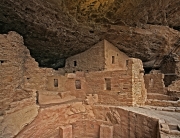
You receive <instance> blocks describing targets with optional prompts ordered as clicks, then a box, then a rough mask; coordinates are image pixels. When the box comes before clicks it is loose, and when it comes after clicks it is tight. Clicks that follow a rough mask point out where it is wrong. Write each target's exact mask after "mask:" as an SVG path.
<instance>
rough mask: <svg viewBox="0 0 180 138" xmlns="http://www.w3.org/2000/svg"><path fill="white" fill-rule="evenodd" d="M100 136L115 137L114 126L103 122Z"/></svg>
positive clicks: (104, 137) (105, 137) (102, 137)
mask: <svg viewBox="0 0 180 138" xmlns="http://www.w3.org/2000/svg"><path fill="white" fill-rule="evenodd" d="M100 138H113V126H108V125H104V124H102V125H101V126H100Z"/></svg>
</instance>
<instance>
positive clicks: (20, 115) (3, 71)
mask: <svg viewBox="0 0 180 138" xmlns="http://www.w3.org/2000/svg"><path fill="white" fill-rule="evenodd" d="M28 54H29V51H28V50H27V48H26V47H25V46H24V43H23V38H22V37H21V36H20V35H19V34H17V33H15V32H9V33H8V34H4V35H0V122H1V123H0V138H12V137H14V136H15V135H16V134H18V133H19V131H21V130H22V129H23V128H24V126H25V125H27V124H29V123H31V122H32V120H33V119H34V118H35V117H36V116H37V114H38V106H37V105H36V92H35V91H34V90H27V89H25V88H24V79H23V76H24V74H25V71H26V69H25V66H24V64H25V62H26V58H27V56H28Z"/></svg>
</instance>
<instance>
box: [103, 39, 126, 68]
mask: <svg viewBox="0 0 180 138" xmlns="http://www.w3.org/2000/svg"><path fill="white" fill-rule="evenodd" d="M104 45H105V47H104V48H105V50H104V52H105V69H106V70H127V67H126V61H127V60H128V58H129V57H128V56H127V55H126V54H125V53H123V52H121V51H120V50H119V49H118V48H117V47H115V46H114V45H113V44H111V43H109V42H108V41H106V40H104Z"/></svg>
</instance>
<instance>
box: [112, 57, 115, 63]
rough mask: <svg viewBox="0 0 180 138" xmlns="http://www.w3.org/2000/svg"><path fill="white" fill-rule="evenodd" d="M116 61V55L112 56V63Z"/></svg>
mask: <svg viewBox="0 0 180 138" xmlns="http://www.w3.org/2000/svg"><path fill="white" fill-rule="evenodd" d="M114 63H115V56H112V64H114Z"/></svg>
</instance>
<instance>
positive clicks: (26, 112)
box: [0, 105, 38, 138]
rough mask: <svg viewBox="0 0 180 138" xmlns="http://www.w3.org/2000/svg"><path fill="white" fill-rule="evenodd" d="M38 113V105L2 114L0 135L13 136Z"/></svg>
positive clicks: (10, 137) (7, 137)
mask: <svg viewBox="0 0 180 138" xmlns="http://www.w3.org/2000/svg"><path fill="white" fill-rule="evenodd" d="M37 115H38V106H36V105H30V106H26V107H24V108H22V109H20V110H18V111H16V112H13V113H11V114H7V115H5V116H3V119H2V120H1V124H0V137H1V138H13V137H14V136H15V135H17V134H18V133H19V132H20V131H21V130H22V129H23V128H24V127H25V126H26V125H28V124H30V123H31V122H32V121H33V120H34V118H35V117H36V116H37Z"/></svg>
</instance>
